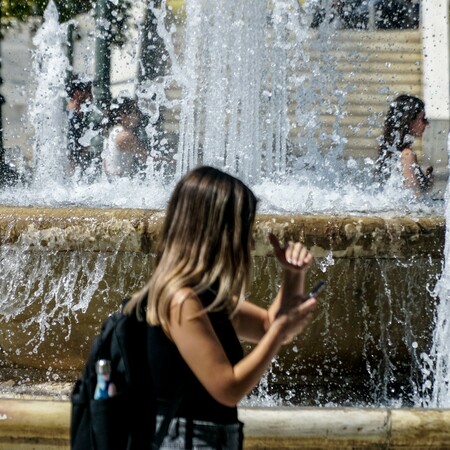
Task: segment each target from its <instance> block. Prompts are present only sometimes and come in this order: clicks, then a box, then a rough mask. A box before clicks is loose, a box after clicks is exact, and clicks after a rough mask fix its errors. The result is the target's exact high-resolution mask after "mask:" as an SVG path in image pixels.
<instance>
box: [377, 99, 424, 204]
mask: <svg viewBox="0 0 450 450" xmlns="http://www.w3.org/2000/svg"><path fill="white" fill-rule="evenodd" d="M427 126H428V120H427V118H426V117H425V104H424V102H423V101H422V100H420V99H419V98H418V97H414V96H411V95H400V96H399V97H397V98H396V99H395V100H394V101H393V102H392V103H391V106H390V108H389V111H388V113H387V116H386V120H385V122H384V134H383V137H382V140H381V144H380V147H379V157H378V160H377V167H378V171H379V174H380V175H381V179H382V181H386V179H387V178H389V176H390V175H391V171H392V165H393V162H394V161H396V156H397V155H399V156H400V162H401V165H400V167H401V173H402V175H403V179H404V183H405V186H406V187H407V188H409V189H412V190H413V191H414V193H415V194H416V195H417V196H420V195H422V194H424V193H425V192H427V191H429V190H431V188H432V187H433V177H432V173H433V167H432V166H429V167H427V169H426V171H425V173H424V172H423V171H422V169H421V168H420V166H419V164H418V161H417V155H416V153H415V152H414V150H413V149H412V144H413V143H414V139H415V138H420V137H422V135H423V133H424V131H425V129H426V127H427Z"/></svg>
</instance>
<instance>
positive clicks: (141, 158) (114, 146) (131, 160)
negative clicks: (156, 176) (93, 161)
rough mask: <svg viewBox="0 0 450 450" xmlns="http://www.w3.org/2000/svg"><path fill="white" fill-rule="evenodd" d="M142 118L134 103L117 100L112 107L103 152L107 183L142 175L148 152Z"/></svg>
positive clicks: (123, 99)
mask: <svg viewBox="0 0 450 450" xmlns="http://www.w3.org/2000/svg"><path fill="white" fill-rule="evenodd" d="M144 124H145V117H144V115H143V114H142V113H141V111H140V109H139V107H138V104H137V102H136V100H134V99H131V98H129V97H121V98H118V99H117V100H116V101H115V102H113V104H112V105H111V113H110V127H109V129H108V130H107V132H106V137H105V140H104V147H103V152H102V160H103V168H104V171H105V173H106V176H107V177H108V179H109V180H112V179H114V178H115V177H133V176H135V175H136V174H138V173H139V172H143V170H144V169H145V164H146V161H147V157H148V155H149V154H148V149H147V148H146V143H145V141H144V139H143V138H142V129H143V127H144Z"/></svg>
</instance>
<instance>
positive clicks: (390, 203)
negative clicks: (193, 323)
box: [0, 0, 450, 448]
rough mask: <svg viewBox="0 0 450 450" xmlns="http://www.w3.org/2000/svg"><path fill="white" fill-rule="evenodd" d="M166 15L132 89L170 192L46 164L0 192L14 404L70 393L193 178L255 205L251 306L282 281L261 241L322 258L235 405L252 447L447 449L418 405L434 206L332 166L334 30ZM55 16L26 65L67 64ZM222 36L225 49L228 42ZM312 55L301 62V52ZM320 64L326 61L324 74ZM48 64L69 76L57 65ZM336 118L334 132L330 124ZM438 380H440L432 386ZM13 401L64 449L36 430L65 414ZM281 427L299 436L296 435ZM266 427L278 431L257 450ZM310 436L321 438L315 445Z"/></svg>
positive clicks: (291, 15) (281, 15) (299, 12)
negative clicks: (171, 197)
mask: <svg viewBox="0 0 450 450" xmlns="http://www.w3.org/2000/svg"><path fill="white" fill-rule="evenodd" d="M162 3H163V7H162V8H161V9H159V8H155V9H153V13H154V15H155V17H156V21H157V28H158V33H159V35H160V36H161V38H162V39H163V41H164V43H165V47H166V51H167V55H168V57H169V60H170V67H169V68H168V70H167V72H166V73H165V74H164V76H161V77H159V78H158V79H154V80H151V82H150V81H147V83H142V84H141V85H140V86H138V88H137V89H136V95H137V96H138V98H139V100H140V101H141V104H142V106H143V107H144V108H147V110H148V111H149V112H152V114H155V111H154V107H155V105H154V104H152V101H151V100H152V99H154V98H155V95H156V98H157V99H158V102H157V105H156V106H158V107H159V108H160V110H159V112H158V113H156V115H155V116H156V117H157V116H158V115H159V114H161V115H163V117H164V118H165V122H164V123H165V124H166V128H165V129H164V130H163V134H164V133H165V134H164V135H163V138H162V141H163V142H165V145H166V146H167V148H168V151H169V152H172V153H173V155H174V161H175V163H174V165H173V167H169V168H167V170H168V172H169V173H173V177H167V176H164V177H161V176H160V175H159V174H158V171H157V170H156V168H154V167H150V168H149V169H148V172H147V173H146V174H145V175H146V176H145V179H144V180H120V181H117V182H110V181H108V180H106V178H103V177H99V178H98V179H96V180H94V181H90V182H84V181H81V182H79V181H76V180H74V179H70V178H67V177H63V179H61V177H58V176H56V175H55V176H54V175H53V174H54V173H55V172H53V171H54V170H56V171H57V172H58V173H60V172H61V171H60V170H59V171H58V169H53V168H52V164H53V163H54V160H53V159H52V158H51V157H48V156H40V157H39V158H37V159H36V168H35V174H43V175H39V176H36V177H34V178H33V179H32V180H31V181H30V185H27V186H20V185H18V186H15V187H14V188H12V189H8V190H5V191H3V192H0V202H1V203H2V205H3V206H2V207H0V236H1V246H0V253H1V258H0V267H1V270H0V273H1V279H2V282H1V284H0V292H1V294H0V329H1V335H0V348H1V350H2V359H1V361H0V365H1V367H2V372H4V373H5V374H7V375H8V376H9V377H11V378H14V379H16V380H18V383H17V385H18V387H19V388H20V387H24V391H25V392H26V389H27V388H26V386H27V384H29V381H31V383H32V384H33V385H36V384H37V383H40V382H42V381H43V380H45V381H51V382H61V381H63V382H64V381H65V382H67V381H68V382H70V381H73V379H74V377H75V376H76V375H77V374H78V371H79V370H80V367H81V365H82V363H83V362H84V358H85V356H86V354H87V351H88V349H89V345H90V342H91V338H92V336H93V335H95V334H96V332H97V329H98V326H99V324H100V323H101V322H102V320H103V318H104V317H105V316H106V315H107V314H108V313H109V312H111V311H113V310H115V309H116V308H117V305H118V304H119V302H120V300H121V298H122V297H123V296H124V295H127V294H129V293H130V292H132V291H133V290H135V289H137V288H138V287H139V286H140V285H142V283H143V281H144V280H145V279H147V278H148V276H149V275H150V273H151V269H152V264H153V249H154V245H155V241H156V239H157V236H158V232H159V227H160V225H161V222H162V218H163V215H164V212H163V209H164V205H165V202H166V199H167V196H168V194H169V193H170V191H171V188H172V187H173V183H174V181H175V180H176V179H177V178H178V177H179V176H180V174H182V173H184V172H185V171H186V170H188V169H189V168H190V167H192V166H194V165H195V164H197V163H198V162H200V161H203V162H204V163H208V164H214V165H218V166H220V167H225V168H226V169H227V170H229V171H230V172H233V173H236V174H237V175H239V176H240V177H242V178H243V179H245V180H246V181H247V182H248V183H249V184H251V185H252V187H253V189H254V190H255V192H256V193H257V195H258V197H259V198H260V199H261V209H260V214H259V215H258V218H257V224H256V229H255V238H256V249H255V254H254V260H255V272H256V273H255V275H256V277H257V278H258V279H263V280H265V282H264V283H261V284H260V285H258V286H254V287H253V288H252V292H251V296H252V297H253V298H255V299H257V301H258V302H260V303H262V304H265V303H266V302H268V301H270V299H271V298H272V296H273V292H274V289H275V288H274V286H276V284H277V283H278V280H279V278H278V277H279V274H278V272H277V270H276V265H275V264H274V261H273V258H271V254H270V247H269V245H268V242H267V234H268V232H269V231H273V232H274V233H276V234H277V235H278V236H280V238H282V239H292V238H297V239H301V240H303V241H304V242H305V243H306V244H307V245H308V246H309V247H310V248H311V249H312V252H313V254H314V256H315V259H316V264H315V266H314V268H313V269H312V271H311V274H310V279H309V282H310V283H311V285H312V284H313V282H314V280H316V279H317V278H325V279H326V280H327V281H328V287H327V290H326V292H325V293H324V294H323V295H321V302H320V303H321V304H320V308H319V311H318V314H317V318H316V320H315V321H314V324H313V326H312V327H311V328H310V330H308V332H307V333H306V334H305V336H304V337H302V338H301V339H299V340H298V342H295V345H293V346H292V347H290V348H287V349H286V350H285V352H284V353H283V354H282V355H280V357H279V358H277V359H276V360H275V361H274V364H273V367H272V369H271V370H270V372H269V373H268V375H267V377H266V379H265V380H263V382H262V383H261V385H260V386H259V387H258V389H256V390H255V392H253V393H252V394H251V395H250V396H249V398H248V399H246V401H245V402H243V405H242V414H243V417H244V419H243V420H244V421H245V422H246V423H248V424H249V427H250V432H249V441H248V442H249V444H248V445H250V443H251V442H253V444H251V445H255V448H256V446H257V445H260V444H261V442H264V443H265V444H264V445H266V447H265V448H277V445H276V441H277V440H278V441H280V442H281V441H282V442H285V440H286V439H287V440H289V439H291V441H292V442H297V443H298V442H303V443H304V444H306V443H308V444H309V445H316V447H315V448H325V447H326V445H329V446H330V448H332V447H333V445H334V448H341V447H338V446H339V445H342V448H344V445H358V444H360V445H361V446H362V445H363V443H364V445H365V444H367V443H372V444H373V445H374V446H376V445H378V446H381V445H385V446H386V445H388V444H389V445H399V446H400V445H402V444H403V445H409V447H408V448H413V446H412V445H413V444H412V439H411V436H410V435H409V434H408V432H407V431H405V428H404V427H406V428H408V427H409V429H410V427H411V426H414V424H417V423H419V425H418V427H419V429H420V430H421V433H422V438H421V439H419V438H416V441H415V442H414V445H423V446H424V445H428V444H430V443H431V442H438V443H439V445H441V444H442V446H441V447H438V446H437V445H438V444H436V447H433V448H446V447H445V445H447V447H448V446H449V440H450V437H449V436H448V433H447V434H446V433H445V432H443V431H442V432H437V431H436V430H438V429H439V426H441V429H443V430H446V429H448V423H449V421H450V417H449V415H448V414H447V411H446V410H444V409H439V410H432V409H431V408H418V406H430V407H439V408H446V407H448V405H446V404H445V403H439V402H437V401H435V402H434V403H430V402H428V396H429V395H431V394H429V387H430V385H433V383H434V375H435V374H436V375H437V374H438V370H437V369H438V366H439V364H437V366H436V367H437V369H436V371H435V368H434V367H435V365H434V356H433V355H435V354H440V353H441V350H440V347H439V339H440V338H439V337H438V336H436V335H434V334H433V333H437V332H436V331H433V330H434V321H435V318H436V306H437V305H438V303H439V302H438V298H441V299H443V298H446V295H445V292H446V291H445V289H446V287H445V277H441V276H440V274H441V270H442V261H443V258H444V245H443V244H444V238H445V236H444V234H445V231H444V227H445V219H444V217H443V210H444V204H443V202H442V201H439V200H436V199H433V198H429V199H426V201H424V202H418V201H416V200H415V199H414V198H412V197H408V196H407V195H405V193H404V192H402V191H401V184H400V180H392V184H391V185H389V186H387V187H386V188H384V189H382V188H381V187H380V186H378V185H377V184H376V183H375V182H373V183H368V182H367V180H368V179H369V177H370V176H371V175H370V174H371V173H372V169H373V163H372V161H371V160H370V159H368V158H366V159H364V160H362V161H360V160H357V159H355V158H345V157H344V152H345V146H346V138H345V137H343V122H344V119H345V112H344V109H343V107H342V105H343V103H344V101H345V96H346V95H348V91H347V90H345V91H344V90H342V89H340V88H339V86H341V83H342V80H341V76H342V75H341V73H340V71H339V70H337V66H336V64H337V63H336V61H335V60H334V59H333V56H332V55H333V51H335V50H336V47H335V46H336V45H337V43H335V42H334V38H333V37H334V33H336V32H337V30H336V29H335V28H333V27H327V26H321V27H319V28H320V29H319V30H314V31H311V30H309V29H308V23H310V20H311V14H312V12H311V11H310V10H309V9H308V6H307V5H306V6H305V7H304V9H303V8H301V7H300V6H299V4H298V2H297V1H294V0H283V1H281V0H280V1H277V2H274V3H273V5H272V8H269V9H267V8H266V5H265V2H249V3H248V2H238V3H237V4H236V2H208V1H187V2H186V9H185V14H186V18H185V22H184V24H185V25H184V27H182V26H181V25H180V24H178V28H176V27H175V25H174V23H171V22H170V20H169V16H170V10H169V9H167V10H166V9H165V8H164V6H165V5H166V4H165V2H162ZM312 4H314V2H312ZM56 14H57V13H56V10H55V9H53V10H52V9H51V6H50V7H49V10H48V12H47V15H46V18H45V24H46V25H47V26H51V25H50V24H53V25H52V26H53V27H55V29H57V30H59V31H58V33H56V32H54V33H50V35H46V33H45V27H43V28H42V29H41V30H39V32H38V34H37V38H36V45H37V50H36V51H37V55H44V52H48V47H49V45H51V46H53V47H52V48H54V49H58V48H61V46H64V39H63V38H61V37H59V38H58V36H61V34H60V31H61V28H60V27H61V25H58V23H57V20H55V18H56V19H57V17H56ZM168 20H169V22H168ZM168 23H170V25H167V24H168ZM223 30H231V32H227V33H225V34H226V37H225V38H224V34H223ZM181 31H184V32H185V33H186V34H185V38H184V39H182V42H184V44H185V47H184V51H182V52H181V51H180V48H179V46H180V44H179V42H180V39H179V37H180V36H179V35H180V34H181ZM221 31H222V33H221ZM311 33H314V37H315V38H316V39H315V41H312V40H311ZM46 36H47V37H46ZM38 38H39V39H38ZM238 43H239V44H238ZM309 47H311V48H310V53H308V52H305V51H303V49H304V48H309ZM324 47H326V48H327V50H328V52H325V53H324V54H323V59H318V58H317V53H318V51H319V50H321V49H323V48H324ZM39 52H41V53H39ZM45 54H49V55H55V54H57V52H49V53H45ZM38 58H39V57H38V56H36V59H38ZM57 60H58V61H60V62H61V64H63V65H64V64H65V61H64V58H63V57H60V56H58V57H57ZM52 67H56V64H55V63H53V64H52ZM231 68H232V69H231ZM169 69H170V70H169ZM56 80H59V81H60V80H61V78H60V77H58V76H56ZM57 82H58V81H56V83H57ZM50 84H51V83H50ZM42 89H43V88H42ZM348 89H351V86H348ZM50 92H51V93H52V95H49V96H48V98H42V99H41V101H42V102H44V101H48V102H51V104H52V105H55V104H57V103H58V102H59V100H61V85H59V84H57V85H56V86H55V85H53V88H52V89H51V90H50ZM53 94H54V95H53ZM324 99H325V100H324ZM39 106H40V107H43V108H45V109H46V110H49V105H48V104H46V105H37V104H35V106H34V107H35V108H36V107H39ZM151 108H152V109H151ZM330 110H331V111H333V113H334V114H333V115H332V116H333V120H332V122H331V124H330V123H329V122H326V123H325V121H324V119H323V117H324V111H330ZM37 116H39V114H37ZM59 117H60V116H59ZM153 125H154V123H150V126H149V129H148V130H147V131H148V133H149V134H150V135H151V136H150V137H155V136H154V135H152V133H155V132H156V131H155V128H154V126H153ZM47 126H50V127H51V129H52V130H56V132H58V130H59V133H60V134H58V135H57V137H55V138H54V139H55V141H54V142H63V141H61V140H59V139H64V126H61V127H60V128H58V127H56V126H54V125H53V123H52V124H51V125H46V127H47ZM174 128H175V130H176V132H175V133H172V134H171V132H170V130H172V129H174ZM317 130H321V132H320V133H318V131H317ZM173 135H175V138H174V136H173ZM164 139H166V140H165V141H164ZM160 141H161V139H160ZM46 145H50V147H49V149H50V150H54V149H55V146H54V145H52V144H51V142H50V143H49V142H47V143H46V142H41V144H40V145H39V146H36V154H37V155H45V154H44V153H41V151H42V149H44V148H45V146H46ZM60 164H62V163H60ZM53 167H54V166H53ZM171 171H172V172H171ZM45 176H47V178H45ZM149 193H151V195H149ZM293 193H295V194H293ZM446 242H447V240H446ZM124 274H126V275H125V276H124ZM438 281H439V283H438ZM436 285H438V287H437V288H436V289H435V287H436ZM439 286H441V287H440V288H439ZM440 307H442V308H445V305H444V302H442V303H441V304H440ZM445 325H446V323H445V322H444V323H443V324H442V328H445ZM432 342H434V344H432ZM432 346H433V348H432ZM433 352H434V354H433ZM427 355H431V356H430V357H429V358H428V359H427ZM441 367H442V366H441ZM447 370H448V369H446V368H445V367H443V369H442V371H443V373H444V375H445V374H446V373H447V372H446V371H447ZM445 388H446V385H445V382H444V388H443V389H444V390H445ZM18 392H20V389H19V390H18ZM59 395H61V394H59ZM66 395H67V391H66ZM433 395H435V396H439V397H442V395H443V394H441V393H435V394H433ZM8 402H9V401H4V403H2V402H1V401H0V417H2V416H3V415H4V416H5V417H9V416H14V414H13V413H14V412H15V411H23V412H24V413H23V420H25V421H28V423H29V421H31V422H33V423H36V427H34V428H33V430H32V432H31V433H36V434H34V436H39V439H41V440H42V442H45V441H46V440H47V441H51V440H52V439H54V440H55V442H56V441H58V442H63V443H64V442H65V440H66V439H67V434H66V433H67V423H66V422H61V420H63V419H59V420H57V421H56V422H55V423H56V425H55V426H54V427H53V428H55V427H56V428H57V429H58V430H59V431H58V432H55V430H54V429H53V432H50V431H48V430H47V427H49V424H50V423H51V421H54V420H55V415H56V416H57V415H58V414H61V415H62V417H63V418H64V417H67V414H68V410H67V404H66V403H64V402H61V403H60V402H55V403H56V404H52V403H51V402H50V403H49V404H48V403H45V402H44V404H42V405H41V404H39V405H35V404H34V403H32V402H30V404H29V405H28V407H27V406H26V405H27V404H26V403H25V402H24V403H21V401H17V400H11V401H10V402H9V403H8ZM24 405H25V406H24ZM268 406H269V407H270V408H267V407H268ZM343 406H344V407H346V408H342V407H343ZM261 407H262V409H259V408H261ZM299 407H301V408H299ZM305 407H307V409H302V408H305ZM317 407H320V408H317ZM3 408H4V409H3ZM8 408H10V409H8ZM22 408H25V409H22ZM285 408H287V409H285ZM360 408H361V409H360ZM46 409H48V411H52V413H51V415H46V414H47V413H45V414H44V413H43V411H45V410H46ZM267 409H269V411H267ZM270 410H273V411H276V413H277V414H278V416H279V418H278V419H275V417H274V415H271V413H270ZM328 412H330V413H332V414H333V419H330V417H331V416H330V415H327V413H328ZM426 413H428V415H426ZM28 414H29V415H28ZM49 414H50V413H49ZM53 414H55V415H53ZM267 414H269V416H267ZM285 414H288V415H289V417H290V418H291V419H292V418H295V419H292V420H295V421H297V422H296V423H299V422H298V421H299V420H301V421H302V423H304V424H305V426H304V427H302V430H300V431H299V430H295V425H293V423H294V422H292V423H291V422H290V421H289V419H287V418H286V415H285ZM41 415H42V420H41V422H39V420H37V419H36V418H37V417H39V416H41ZM21 420H22V419H18V420H17V421H16V422H14V421H13V422H11V423H10V428H6V431H5V435H2V432H1V431H0V448H2V447H1V443H2V442H3V441H5V439H7V438H5V436H8V434H7V433H8V432H10V433H17V436H19V438H21V439H27V437H26V436H25V434H21V432H20V430H21V427H22V422H21ZM35 420H37V422H34V421H35ZM283 420H285V424H284V425H283ZM268 421H269V422H272V423H273V424H274V428H272V429H271V431H270V432H269V434H268V433H267V432H265V431H264V428H265V427H267V422H268ZM313 421H318V422H319V423H320V425H318V426H316V427H314V426H313V423H314V422H313ZM341 423H345V425H340V424H341ZM286 424H287V425H286ZM39 425H42V430H43V431H39ZM50 428H52V427H50ZM61 430H62V431H61ZM358 430H359V431H358ZM361 430H363V431H362V432H361ZM58 433H59V434H58ZM321 434H322V435H326V436H328V439H327V442H328V443H327V444H325V443H324V441H323V436H322V437H321ZM358 434H359V436H358ZM13 435H16V434H13ZM2 439H3V441H2ZM296 439H297V440H296ZM298 439H300V440H298ZM258 443H259V444H258ZM349 443H351V444H349ZM405 443H406V444H405ZM280 445H281V444H280ZM284 445H287V444H284ZM293 445H295V444H293ZM430 445H431V444H430ZM429 448H432V447H429Z"/></svg>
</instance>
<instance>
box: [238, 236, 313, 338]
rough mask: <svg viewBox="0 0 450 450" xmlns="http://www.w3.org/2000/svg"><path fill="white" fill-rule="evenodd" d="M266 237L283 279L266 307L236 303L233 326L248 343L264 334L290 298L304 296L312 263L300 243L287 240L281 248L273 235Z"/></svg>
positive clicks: (308, 254) (306, 250)
mask: <svg viewBox="0 0 450 450" xmlns="http://www.w3.org/2000/svg"><path fill="white" fill-rule="evenodd" d="M269 239H270V242H271V244H272V246H273V248H274V254H275V257H276V258H277V260H278V262H279V263H280V265H281V267H282V269H283V275H282V277H283V278H282V282H281V286H280V289H279V291H278V293H277V295H276V297H275V299H274V301H273V302H272V304H271V306H270V307H269V309H264V308H261V307H258V306H256V305H254V304H252V303H249V302H242V303H241V304H240V305H239V307H238V310H237V311H236V313H235V315H234V316H233V325H234V327H235V330H236V332H237V334H238V336H239V337H240V338H241V339H245V340H246V341H248V342H258V341H259V340H260V339H261V338H262V336H264V334H265V333H266V331H267V330H268V329H269V327H270V324H271V323H272V322H273V321H274V319H275V317H276V315H277V314H278V313H279V311H280V308H282V307H283V304H284V303H285V302H287V301H288V300H289V298H293V297H294V298H297V297H300V296H302V295H303V292H304V284H305V273H306V270H308V268H309V266H310V264H311V262H312V256H311V254H310V253H309V251H308V249H307V248H306V247H304V246H303V245H302V244H301V243H299V242H296V243H294V242H289V243H288V244H287V245H286V246H285V247H284V248H282V247H281V245H280V243H279V241H278V238H277V237H276V236H275V235H273V234H270V235H269Z"/></svg>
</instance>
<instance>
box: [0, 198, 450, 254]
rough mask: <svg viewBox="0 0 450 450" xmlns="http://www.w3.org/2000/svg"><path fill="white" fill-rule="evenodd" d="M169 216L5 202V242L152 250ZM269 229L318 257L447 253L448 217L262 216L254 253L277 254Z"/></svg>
mask: <svg viewBox="0 0 450 450" xmlns="http://www.w3.org/2000/svg"><path fill="white" fill-rule="evenodd" d="M163 219H164V211H155V210H143V209H97V208H96V209H94V208H92V209H91V208H34V207H28V208H27V207H8V206H0V245H11V244H20V245H22V246H25V248H27V249H28V250H29V251H74V250H77V251H89V252H98V251H102V252H117V251H119V252H121V251H122V252H144V253H151V252H153V250H154V248H155V244H156V241H157V238H158V234H159V230H160V228H161V225H162V222H163ZM269 232H273V233H275V234H276V235H278V236H279V237H280V238H281V239H283V240H288V239H298V240H301V241H303V242H304V243H305V244H306V245H308V246H309V247H310V248H311V251H312V252H313V254H314V256H318V257H324V256H326V255H327V254H328V253H329V252H330V249H332V250H333V256H334V257H337V258H340V257H343V258H352V257H356V258H358V257H382V258H399V257H400V258H408V257H410V256H412V255H415V256H418V255H427V256H430V257H440V256H442V252H443V244H444V238H445V218H444V217H431V216H424V217H410V216H401V217H381V216H379V217H377V216H347V215H342V216H329V215H298V214H291V215H275V214H273V215H271V214H260V215H258V216H257V219H256V227H255V240H256V247H255V256H267V255H270V253H271V247H270V245H269V243H268V240H267V235H268V233H269Z"/></svg>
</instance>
